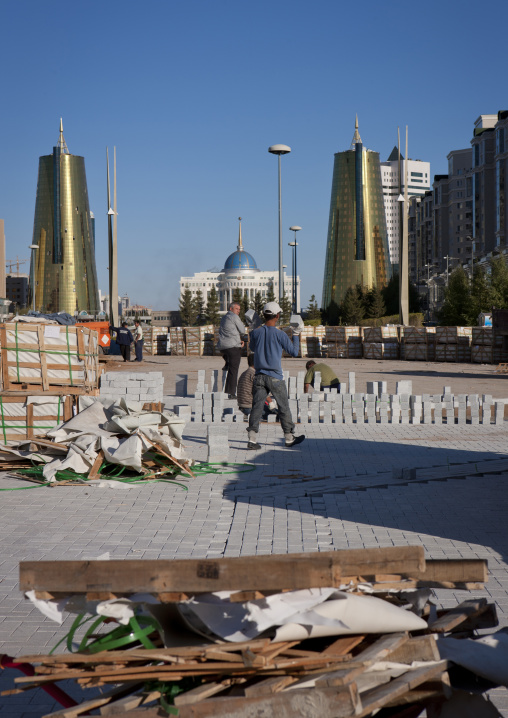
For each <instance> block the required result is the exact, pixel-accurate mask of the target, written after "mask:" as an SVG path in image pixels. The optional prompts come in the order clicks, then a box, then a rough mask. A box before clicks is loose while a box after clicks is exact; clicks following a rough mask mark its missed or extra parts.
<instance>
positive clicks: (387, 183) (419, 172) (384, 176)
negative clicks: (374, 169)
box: [381, 147, 430, 266]
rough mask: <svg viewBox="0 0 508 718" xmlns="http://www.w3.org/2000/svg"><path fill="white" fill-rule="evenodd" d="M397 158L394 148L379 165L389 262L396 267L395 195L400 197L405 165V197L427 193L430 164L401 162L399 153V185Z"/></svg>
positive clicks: (398, 231) (398, 229)
mask: <svg viewBox="0 0 508 718" xmlns="http://www.w3.org/2000/svg"><path fill="white" fill-rule="evenodd" d="M398 156H399V153H398V150H397V148H396V147H394V148H393V150H392V153H391V155H390V156H389V157H388V160H387V161H386V162H381V181H382V183H383V199H384V203H385V213H386V229H387V232H388V247H389V250H390V262H391V263H392V264H394V265H397V266H398V264H399V244H400V236H401V233H402V227H401V226H400V209H399V207H400V205H399V202H398V197H399V194H402V195H403V194H404V184H405V177H406V164H407V176H408V183H407V193H408V197H418V196H422V195H424V194H425V192H428V191H429V190H430V162H422V161H421V160H405V159H404V158H403V156H402V154H401V162H400V168H401V174H402V182H401V183H400V184H399V162H398Z"/></svg>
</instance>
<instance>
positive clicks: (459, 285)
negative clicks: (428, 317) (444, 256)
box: [438, 267, 476, 327]
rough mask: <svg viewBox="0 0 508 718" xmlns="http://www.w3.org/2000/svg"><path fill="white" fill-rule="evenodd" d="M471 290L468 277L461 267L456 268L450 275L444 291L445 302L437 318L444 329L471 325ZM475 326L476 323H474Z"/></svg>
mask: <svg viewBox="0 0 508 718" xmlns="http://www.w3.org/2000/svg"><path fill="white" fill-rule="evenodd" d="M471 305H472V302H471V288H470V285H469V277H468V276H467V274H466V272H465V271H464V269H463V268H462V267H457V268H456V269H454V270H453V272H452V273H451V274H450V278H449V280H448V286H447V287H446V289H445V300H444V304H443V306H442V307H441V309H440V311H439V314H438V318H439V323H440V324H441V325H442V326H445V327H460V326H469V325H471V324H472V315H473V312H472V311H471V308H472V307H471ZM474 323H475V324H476V321H475V322H474Z"/></svg>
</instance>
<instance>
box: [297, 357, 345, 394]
mask: <svg viewBox="0 0 508 718" xmlns="http://www.w3.org/2000/svg"><path fill="white" fill-rule="evenodd" d="M305 368H306V370H307V373H306V374H305V378H304V380H303V391H304V393H305V394H308V393H309V390H310V387H311V386H312V388H314V377H315V374H316V372H317V371H318V372H320V374H321V389H332V388H336V389H338V388H339V377H338V376H337V375H336V374H335V372H334V371H333V369H331V368H330V367H329V366H328V364H324V363H323V362H319V364H316V362H315V361H312V359H311V360H310V361H308V362H307V364H306V365H305Z"/></svg>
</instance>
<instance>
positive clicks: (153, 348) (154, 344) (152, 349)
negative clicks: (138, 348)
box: [143, 327, 169, 356]
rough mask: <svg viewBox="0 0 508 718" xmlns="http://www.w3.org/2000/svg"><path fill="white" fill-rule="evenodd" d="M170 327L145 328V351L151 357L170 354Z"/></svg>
mask: <svg viewBox="0 0 508 718" xmlns="http://www.w3.org/2000/svg"><path fill="white" fill-rule="evenodd" d="M168 335H169V328H168V327H144V328H143V351H144V353H145V354H150V355H151V356H156V355H165V354H167V353H168Z"/></svg>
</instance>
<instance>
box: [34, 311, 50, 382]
mask: <svg viewBox="0 0 508 718" xmlns="http://www.w3.org/2000/svg"><path fill="white" fill-rule="evenodd" d="M37 337H38V340H39V357H40V363H41V376H42V388H43V389H44V391H46V389H49V380H48V366H47V363H48V358H47V356H46V353H45V351H44V325H43V324H39V325H38V327H37Z"/></svg>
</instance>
